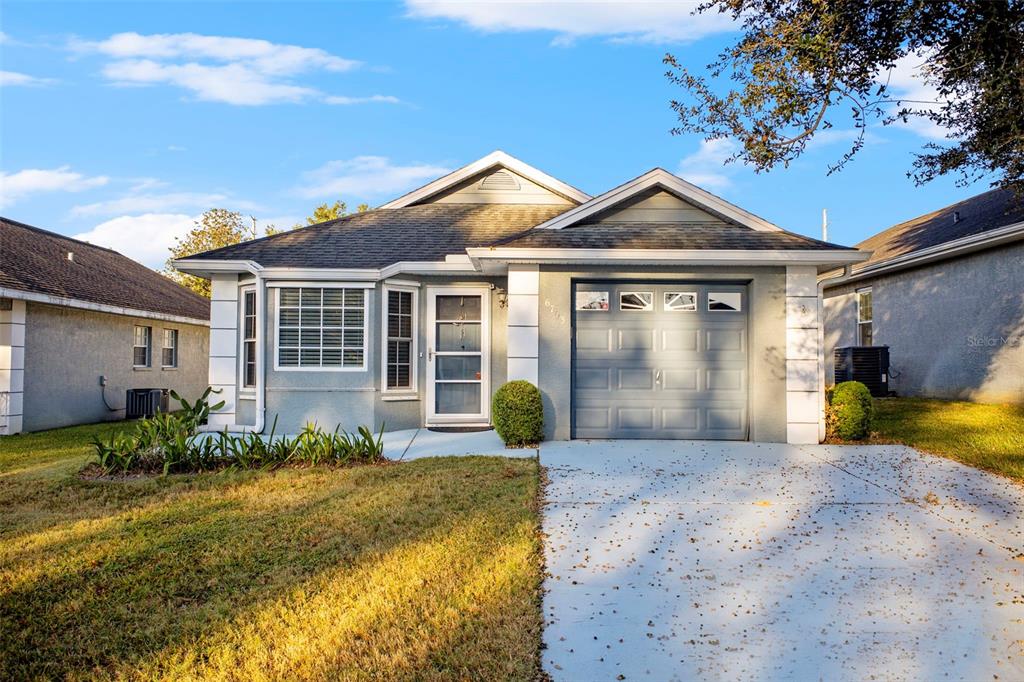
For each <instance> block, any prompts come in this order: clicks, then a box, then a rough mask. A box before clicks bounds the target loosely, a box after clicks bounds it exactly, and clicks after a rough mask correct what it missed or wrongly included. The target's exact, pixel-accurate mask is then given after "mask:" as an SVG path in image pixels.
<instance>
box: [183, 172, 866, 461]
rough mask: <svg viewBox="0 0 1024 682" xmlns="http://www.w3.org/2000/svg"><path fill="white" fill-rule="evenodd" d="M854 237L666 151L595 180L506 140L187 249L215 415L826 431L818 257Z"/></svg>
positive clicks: (632, 433)
mask: <svg viewBox="0 0 1024 682" xmlns="http://www.w3.org/2000/svg"><path fill="white" fill-rule="evenodd" d="M866 257H867V254H863V253H861V252H859V251H856V250H853V249H849V248H846V247H841V246H836V245H832V244H826V243H824V242H820V241H817V240H815V239H810V238H807V237H803V236H800V235H797V234H793V233H791V232H786V231H784V230H782V229H780V228H779V227H776V226H775V225H772V224H771V223H768V222H767V221H765V220H762V219H761V218H758V217H757V216H754V215H752V214H750V213H748V212H747V211H744V210H743V209H741V208H739V207H737V206H734V205H732V204H730V203H728V202H726V201H724V200H722V199H720V198H718V197H716V196H714V195H712V194H710V193H708V192H706V191H704V190H702V189H700V188H698V187H695V186H694V185H691V184H689V183H687V182H685V181H684V180H682V179H680V178H678V177H676V176H674V175H672V174H671V173H668V172H666V171H664V170H661V169H656V170H653V171H650V172H649V173H645V174H644V175H641V176H640V177H638V178H636V179H634V180H630V181H629V182H627V183H625V184H623V185H621V186H619V187H616V188H614V189H612V190H610V191H608V192H606V193H605V194H602V195H600V196H597V197H590V196H588V195H586V194H584V193H583V192H581V191H579V190H577V189H574V188H573V187H570V186H569V185H567V184H565V183H564V182H561V181H559V180H556V179H555V178H552V177H550V176H548V175H546V174H544V173H542V172H540V171H538V170H536V169H534V168H532V167H530V166H528V165H526V164H525V163H522V162H520V161H518V160H516V159H514V158H512V157H510V156H508V155H506V154H503V153H501V152H495V153H493V154H491V155H489V156H487V157H485V158H483V159H481V160H479V161H477V162H475V163H472V164H470V165H468V166H466V167H464V168H461V169H459V170H457V171H455V172H453V173H451V174H449V175H447V176H445V177H442V178H440V179H438V180H436V181H434V182H431V183H429V184H427V185H425V186H423V187H421V188H419V189H417V190H414V191H412V192H410V193H408V194H406V195H405V196H402V197H400V198H398V199H395V200H394V201H391V202H389V203H387V204H385V205H383V206H381V207H380V208H379V209H376V210H374V211H370V212H367V213H360V214H355V215H350V216H347V217H344V218H341V219H338V220H333V221H329V222H325V223H321V224H318V225H313V226H310V227H305V228H302V229H296V230H293V231H291V232H286V233H283V234H279V235H275V236H272V237H267V238H264V239H257V240H254V241H251V242H246V243H244V244H239V245H236V246H230V247H227V248H223V249H218V250H215V251H210V252H207V253H203V254H200V255H197V256H193V257H190V258H186V259H183V260H180V261H177V263H176V265H177V267H178V268H180V269H181V270H183V271H185V272H189V273H193V274H196V275H201V276H205V277H210V278H211V279H212V281H213V302H212V309H211V312H212V316H211V336H210V382H211V384H213V385H215V386H217V387H218V388H220V389H221V390H222V391H223V393H222V394H221V397H222V398H224V399H226V400H227V405H226V406H225V407H224V409H223V410H222V411H221V412H220V413H218V414H215V415H213V416H212V418H211V424H212V425H213V426H214V427H217V428H220V427H224V426H227V427H234V428H239V429H241V428H254V429H255V430H257V431H259V430H264V431H265V432H266V431H269V430H270V429H271V425H272V424H274V423H275V422H276V431H277V432H278V433H283V432H295V431H297V430H298V429H300V428H301V427H302V425H303V424H304V423H305V422H307V421H316V422H318V423H319V424H320V425H321V426H323V427H327V428H333V427H334V426H335V425H336V424H340V425H341V426H342V427H343V428H346V429H351V428H353V427H355V426H356V425H360V424H366V425H372V426H373V427H375V428H376V427H379V426H380V425H381V424H382V423H383V424H385V425H386V427H387V428H388V429H404V428H416V427H422V426H427V427H472V426H486V425H488V424H489V423H490V403H491V397H492V395H493V393H494V391H495V390H496V389H497V388H498V387H499V386H500V385H501V384H503V383H504V382H506V381H508V380H512V379H526V380H528V381H531V382H533V383H534V384H536V385H537V386H538V387H539V388H540V390H541V393H542V395H543V401H544V410H545V415H544V419H545V429H546V437H547V438H550V439H568V438H609V437H623V438H714V439H739V440H744V439H749V440H757V441H787V440H788V441H790V442H799V443H808V442H817V441H818V439H819V436H820V430H819V429H820V428H821V427H820V422H821V414H822V392H821V390H820V389H821V386H822V370H821V365H820V362H821V358H820V353H819V349H820V344H819V332H820V329H819V328H820V325H819V313H818V311H819V291H818V289H817V275H818V273H819V272H821V271H824V270H829V269H834V268H836V267H840V266H842V265H844V264H847V263H854V262H860V261H861V260H864V259H865V258H866Z"/></svg>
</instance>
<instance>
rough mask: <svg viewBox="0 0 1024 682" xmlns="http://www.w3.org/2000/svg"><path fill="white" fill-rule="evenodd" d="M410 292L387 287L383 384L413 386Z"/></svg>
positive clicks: (411, 298)
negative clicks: (385, 350)
mask: <svg viewBox="0 0 1024 682" xmlns="http://www.w3.org/2000/svg"><path fill="white" fill-rule="evenodd" d="M413 305H414V304H413V293H412V292H411V291H396V290H390V291H388V296H387V306H388V307H387V368H386V372H385V374H386V377H387V388H388V390H398V389H411V388H412V387H413V333H414V328H413V327H414V325H413Z"/></svg>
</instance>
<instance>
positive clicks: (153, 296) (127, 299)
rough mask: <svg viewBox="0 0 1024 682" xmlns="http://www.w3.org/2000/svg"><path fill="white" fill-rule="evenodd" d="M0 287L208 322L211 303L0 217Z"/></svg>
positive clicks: (112, 256)
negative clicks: (71, 258) (72, 256)
mask: <svg viewBox="0 0 1024 682" xmlns="http://www.w3.org/2000/svg"><path fill="white" fill-rule="evenodd" d="M69 251H70V252H71V253H73V254H74V260H68V252H69ZM0 287H4V288H8V289H16V290H18V291H28V292H34V293H39V294H49V295H52V296H60V297H64V298H75V299H79V300H83V301H90V302H92V303H103V304H106V305H114V306H120V307H124V308H134V309H136V310H143V311H150V312H156V313H163V314H167V315H178V316H181V317H191V318H195V319H200V320H208V319H210V301H209V300H207V299H206V298H204V297H202V296H199V295H198V294H195V293H193V292H192V291H189V290H188V289H186V288H185V287H182V286H179V285H178V284H176V283H174V282H172V281H171V280H169V279H167V278H166V277H164V276H163V275H161V274H159V273H156V272H154V271H153V270H150V269H149V268H147V267H146V266H144V265H142V264H141V263H136V262H135V261H133V260H132V259H130V258H127V257H125V256H122V255H121V254H119V253H117V252H116V251H112V250H110V249H105V248H103V247H100V246H94V245H92V244H89V243H87V242H82V241H78V240H77V239H71V238H69V237H65V236H63V235H59V234H56V233H54V232H48V231H46V230H42V229H39V228H38V227H32V226H31V225H26V224H24V223H19V222H17V221H14V220H9V219H7V218H0Z"/></svg>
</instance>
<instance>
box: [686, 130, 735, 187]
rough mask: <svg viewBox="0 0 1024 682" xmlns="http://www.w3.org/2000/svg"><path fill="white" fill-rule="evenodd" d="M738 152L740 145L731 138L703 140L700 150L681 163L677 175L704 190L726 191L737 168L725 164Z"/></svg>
mask: <svg viewBox="0 0 1024 682" xmlns="http://www.w3.org/2000/svg"><path fill="white" fill-rule="evenodd" d="M737 151H739V144H738V143H737V142H735V141H734V140H730V139H729V138H720V139H717V140H701V143H700V148H699V149H698V150H697V151H695V152H694V153H693V154H690V155H689V156H686V157H684V158H683V160H682V161H680V162H679V168H678V170H677V171H676V175H678V176H679V177H681V178H682V179H683V180H686V181H687V182H689V183H692V184H694V185H697V186H698V187H701V188H702V189H706V190H716V191H717V190H723V189H726V188H728V187H730V186H731V185H732V179H731V177H730V176H731V175H732V174H733V172H734V169H735V168H736V166H735V165H734V164H728V165H726V163H725V162H726V160H727V159H729V158H730V157H731V156H732V155H733V154H735V153H736V152H737Z"/></svg>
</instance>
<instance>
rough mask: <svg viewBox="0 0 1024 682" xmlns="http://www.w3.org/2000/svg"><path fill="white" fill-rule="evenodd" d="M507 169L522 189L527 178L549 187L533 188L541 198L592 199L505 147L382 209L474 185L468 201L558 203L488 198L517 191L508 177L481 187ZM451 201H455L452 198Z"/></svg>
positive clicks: (570, 201) (569, 202) (576, 201)
mask: <svg viewBox="0 0 1024 682" xmlns="http://www.w3.org/2000/svg"><path fill="white" fill-rule="evenodd" d="M499 169H504V170H507V171H511V172H512V174H513V178H512V179H513V180H515V181H516V182H517V183H518V184H519V185H520V190H519V191H521V190H522V187H523V182H522V181H524V180H525V181H526V182H527V183H529V185H528V187H537V188H540V189H543V190H545V191H544V192H533V191H531V192H529V193H528V194H530V195H531V196H535V197H537V198H540V197H549V196H550V195H555V196H557V197H561V198H562V199H563V200H564V201H562V202H561V203H563V204H567V205H572V204H579V203H582V202H584V201H587V200H588V199H590V195H589V194H587V193H585V192H581V191H580V190H578V189H576V188H575V187H572V186H571V185H567V184H566V183H564V182H562V181H561V180H558V179H557V178H553V177H551V176H550V175H548V174H547V173H544V172H543V171H540V170H538V169H536V168H534V167H533V166H530V165H529V164H526V163H523V162H522V161H520V160H519V159H517V158H515V157H513V156H509V155H508V154H506V153H505V152H503V151H495V152H491V153H490V154H488V155H487V156H485V157H483V158H482V159H478V160H476V161H474V162H473V163H470V164H467V165H465V166H463V167H462V168H459V169H458V170H455V171H452V172H451V173H449V174H448V175H445V176H444V177H441V178H438V179H437V180H434V181H433V182H430V183H427V184H426V185H423V186H422V187H420V188H418V189H414V190H413V191H411V192H409V193H408V194H405V195H403V196H401V197H399V198H397V199H394V200H393V201H389V202H388V203H386V204H384V205H382V206H381V207H380V208H382V209H393V208H405V207H407V206H415V205H418V204H428V203H434V202H435V201H439V200H441V201H443V200H445V198H446V197H448V198H450V197H451V196H452V195H453V192H459V191H461V190H466V189H467V188H470V189H471V191H469V192H466V195H464V196H463V198H467V199H468V198H469V197H470V196H472V197H473V198H474V200H471V201H466V202H465V203H535V204H550V203H554V202H553V201H551V200H550V199H549V198H545V199H544V200H535V201H532V202H528V201H514V202H506V201H500V202H499V201H485V200H484V197H486V196H487V193H488V192H492V191H493V192H495V196H496V197H497V196H500V195H501V194H504V195H506V196H510V195H515V194H516V192H512V191H511V190H510V189H509V185H510V183H508V182H507V178H504V177H503V178H501V179H500V180H501V181H504V182H501V181H498V182H496V181H492V182H491V186H490V187H480V185H481V184H482V183H483V182H485V181H486V180H487V179H488V178H489V177H490V176H493V175H494V171H496V170H499ZM449 203H451V201H450V200H449Z"/></svg>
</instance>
